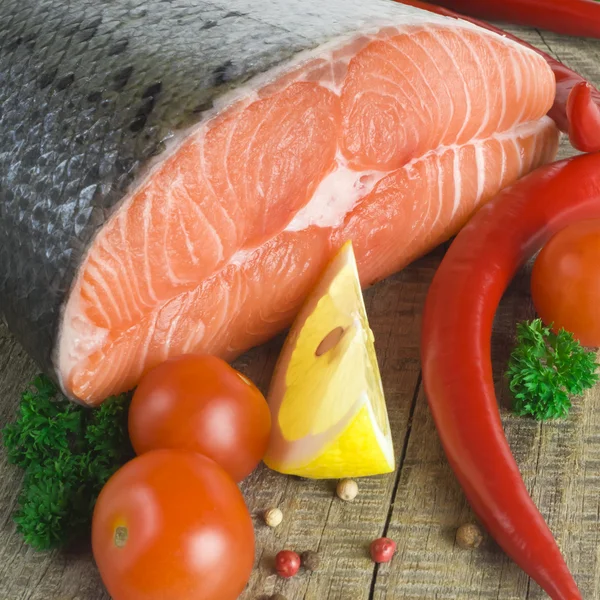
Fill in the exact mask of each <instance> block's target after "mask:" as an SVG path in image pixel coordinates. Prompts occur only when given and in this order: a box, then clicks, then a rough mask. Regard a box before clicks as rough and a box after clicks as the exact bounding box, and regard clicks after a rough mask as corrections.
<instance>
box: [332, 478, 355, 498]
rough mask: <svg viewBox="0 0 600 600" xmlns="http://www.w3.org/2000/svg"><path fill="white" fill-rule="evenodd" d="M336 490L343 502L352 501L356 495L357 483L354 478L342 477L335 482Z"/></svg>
mask: <svg viewBox="0 0 600 600" xmlns="http://www.w3.org/2000/svg"><path fill="white" fill-rule="evenodd" d="M336 492H337V495H338V498H340V499H342V500H343V501H344V502H352V500H354V498H356V496H357V495H358V484H357V483H356V481H354V479H342V480H340V481H339V483H338V484H337V488H336Z"/></svg>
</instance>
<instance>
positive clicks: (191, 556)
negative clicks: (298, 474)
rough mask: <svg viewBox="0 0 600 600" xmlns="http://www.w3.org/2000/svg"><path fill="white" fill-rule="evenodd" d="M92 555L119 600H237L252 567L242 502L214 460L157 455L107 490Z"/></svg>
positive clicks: (118, 476) (119, 475)
mask: <svg viewBox="0 0 600 600" xmlns="http://www.w3.org/2000/svg"><path fill="white" fill-rule="evenodd" d="M92 549H93V552H94V558H95V560H96V563H97V565H98V568H99V570H100V575H101V576H102V580H103V581H104V585H105V586H106V588H107V590H108V592H109V593H110V595H111V596H112V598H113V600H164V599H165V598H169V600H235V599H236V598H238V596H239V595H240V593H241V592H242V590H243V589H244V586H245V585H246V583H247V582H248V579H249V577H250V572H251V570H252V565H253V562H254V531H253V527H252V519H251V518H250V514H249V513H248V510H247V508H246V505H245V504H244V499H243V497H242V494H241V493H240V491H239V489H238V487H237V486H236V484H235V483H234V481H233V480H232V479H231V477H230V476H229V475H228V474H227V473H226V472H225V471H224V470H223V469H222V468H221V467H219V465H217V464H216V463H215V462H214V461H212V460H210V459H209V458H206V457H205V456H202V455H200V454H197V453H195V452H188V451H186V450H155V451H153V452H148V453H146V454H144V455H143V456H140V457H138V458H135V459H133V460H132V461H131V462H129V463H127V464H126V465H125V466H124V467H122V468H121V469H119V471H117V472H116V473H115V474H114V475H113V476H112V477H111V478H110V479H109V480H108V482H107V483H106V485H105V486H104V488H103V490H102V491H101V493H100V495H99V497H98V501H97V502H96V507H95V509H94V516H93V520H92Z"/></svg>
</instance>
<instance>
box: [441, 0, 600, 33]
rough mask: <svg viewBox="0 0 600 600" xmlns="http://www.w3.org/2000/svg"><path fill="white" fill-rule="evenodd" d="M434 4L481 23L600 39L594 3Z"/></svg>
mask: <svg viewBox="0 0 600 600" xmlns="http://www.w3.org/2000/svg"><path fill="white" fill-rule="evenodd" d="M435 3H436V4H441V5H442V6H447V7H448V8H451V9H452V10H456V11H458V12H460V13H464V14H466V15H473V16H474V17H480V18H482V19H490V20H492V21H508V22H510V23H516V24H518V25H528V26H530V27H540V28H542V29H548V30H549V31H555V32H556V33H562V34H565V35H575V36H579V37H593V38H600V5H599V4H598V2H596V1H595V0H435Z"/></svg>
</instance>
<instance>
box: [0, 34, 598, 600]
mask: <svg viewBox="0 0 600 600" xmlns="http://www.w3.org/2000/svg"><path fill="white" fill-rule="evenodd" d="M511 30H512V31H514V32H515V33H517V34H518V35H520V36H521V37H523V38H525V39H527V40H528V41H530V42H531V43H534V44H536V45H537V46H539V47H540V48H542V49H544V50H545V51H547V52H550V53H551V54H553V55H555V56H556V57H557V58H559V59H560V60H562V61H563V62H565V63H566V64H568V65H569V66H571V67H573V68H575V69H577V70H579V71H580V72H581V73H582V74H583V75H585V76H586V77H588V78H589V79H590V80H592V81H594V82H595V83H596V84H600V43H599V42H593V41H588V40H575V39H568V38H564V37H560V36H556V35H552V34H549V33H545V32H544V33H541V32H537V31H535V30H526V29H519V28H511ZM569 154H572V150H571V148H570V147H569V145H568V143H567V142H566V140H563V144H562V146H561V156H562V157H564V156H568V155H569ZM442 254H443V250H441V249H440V250H437V251H435V252H433V253H432V254H430V255H429V256H427V257H425V258H423V259H421V260H419V261H418V262H417V263H415V264H414V265H412V266H411V267H409V268H408V269H406V270H405V271H403V272H402V273H399V274H398V275H396V276H395V277H391V278H390V279H388V280H387V281H385V282H383V283H381V284H379V285H377V286H376V287H375V288H373V289H371V290H369V291H368V292H367V293H366V302H367V308H368V312H369V317H370V320H371V325H372V328H373V330H374V333H375V337H376V344H377V351H378V356H379V361H380V365H381V369H382V376H383V382H384V387H385V390H386V395H387V402H388V408H389V414H390V420H391V425H392V431H393V436H394V441H395V448H396V456H397V464H398V470H397V471H396V473H395V474H393V475H390V476H385V477H374V478H368V479H363V480H361V481H360V482H359V483H360V494H359V496H358V498H357V500H356V501H355V502H353V503H348V504H347V503H343V502H341V501H340V500H338V499H336V497H335V493H334V489H335V482H331V481H309V480H303V479H298V478H292V477H284V476H281V475H278V474H276V473H273V472H270V471H269V470H268V469H266V468H259V469H258V470H257V471H256V472H255V473H254V474H253V475H252V476H251V477H250V478H249V479H248V480H247V481H246V482H245V483H244V485H243V489H244V493H245V496H246V499H247V502H248V505H249V507H250V510H251V512H252V514H253V517H254V521H255V525H256V535H257V546H258V552H257V563H256V569H255V571H254V573H253V577H252V580H251V581H250V583H249V585H248V588H247V590H246V592H245V593H244V594H243V596H242V600H254V599H261V600H262V599H266V598H268V597H269V595H271V594H273V593H274V592H280V593H282V594H284V595H285V597H286V598H287V599H288V600H300V599H305V600H384V599H385V600H390V599H396V600H401V599H403V600H409V599H410V600H417V599H419V600H420V599H432V598H436V599H442V598H448V599H464V600H476V599H482V598H494V599H498V600H500V599H502V600H508V599H511V600H513V599H514V600H517V599H518V600H522V599H531V600H533V599H534V598H544V597H546V596H545V594H544V593H543V592H542V591H541V589H540V588H539V587H538V586H537V585H536V584H535V583H532V582H531V581H530V580H529V579H528V578H527V576H526V575H525V574H524V573H523V572H522V571H521V570H520V569H519V568H518V567H517V566H516V565H515V564H513V563H512V562H511V561H510V560H509V559H508V558H507V557H506V556H505V555H504V554H503V552H502V551H501V550H500V549H499V548H498V547H497V546H496V545H495V543H494V542H492V541H491V540H490V539H487V540H486V541H485V543H484V545H483V546H482V547H480V548H479V549H478V550H474V551H465V550H460V549H459V548H457V547H456V545H455V543H454V536H455V531H456V528H457V527H458V526H459V525H460V524H462V523H466V522H470V521H472V520H473V519H474V518H473V515H472V513H471V511H470V509H469V507H468V505H467V504H466V502H465V500H464V497H463V494H462V492H461V489H460V487H459V486H458V484H457V483H456V481H455V479H454V476H453V474H452V472H451V471H450V468H449V466H448V464H447V462H446V459H445V457H444V454H443V452H442V450H441V447H440V444H439V441H438V438H437V434H436V432H435V429H434V427H433V423H432V420H431V416H430V414H429V411H428V408H427V404H426V402H425V398H424V396H423V390H422V386H421V376H420V364H419V324H420V316H421V308H422V306H423V301H424V299H425V295H426V292H427V288H428V284H429V282H430V280H431V278H432V276H433V273H434V271H435V269H436V267H437V265H438V263H439V261H440V258H441V256H442ZM532 316H533V309H532V306H531V302H530V298H529V291H528V272H527V269H524V270H523V271H522V272H521V273H520V274H519V275H518V277H517V279H516V280H515V281H514V283H513V285H512V286H511V288H510V290H509V292H508V293H507V295H506V297H505V298H504V300H503V302H502V305H501V308H500V311H499V313H498V316H497V322H496V327H495V334H494V340H493V350H494V362H495V368H496V380H497V387H498V394H499V401H500V404H501V407H502V416H503V421H504V425H505V429H506V433H507V436H508V439H509V441H510V444H511V447H512V449H513V452H514V454H515V456H516V458H517V460H518V463H519V465H520V468H521V471H522V473H523V477H524V478H525V481H526V483H527V486H528V488H529V490H530V492H531V494H532V495H533V498H534V500H535V501H536V503H537V504H538V506H539V507H540V508H541V511H542V513H543V515H544V516H545V518H546V519H547V520H548V523H549V525H550V527H551V529H552V531H553V532H554V534H555V535H556V537H557V539H558V541H559V543H560V545H561V547H562V549H563V551H564V553H565V555H566V559H567V562H568V564H569V566H570V568H571V569H572V571H573V573H574V575H575V578H576V579H577V582H578V583H579V585H580V587H581V590H582V593H583V596H584V598H586V600H588V599H593V598H600V388H597V389H596V390H595V391H593V392H591V393H589V394H587V396H586V397H585V399H584V400H583V401H577V403H576V405H575V407H574V409H573V412H572V414H571V416H570V417H569V418H568V420H566V421H565V422H560V423H545V424H543V425H542V424H539V423H537V422H535V421H533V420H529V419H525V418H517V417H514V416H512V415H511V414H510V412H509V411H508V408H507V407H508V405H509V402H510V399H509V395H508V393H507V390H506V386H505V383H504V381H503V378H502V372H503V370H504V367H505V365H506V361H507V359H508V355H509V353H510V349H511V347H512V336H513V332H514V326H515V323H516V322H517V321H520V320H523V319H526V318H531V317H532ZM280 344H281V339H279V340H274V341H273V342H271V343H270V344H269V345H267V346H265V347H263V348H260V349H257V350H254V351H252V352H251V353H249V354H248V355H246V356H245V357H243V359H241V360H240V361H238V367H240V368H241V369H242V370H243V371H244V372H245V373H246V374H248V375H249V376H251V377H252V378H253V379H255V380H256V381H257V382H258V383H259V384H260V385H261V386H262V387H263V389H264V388H265V387H266V386H267V385H268V381H269V376H270V373H271V371H272V368H273V364H274V361H275V359H276V357H277V352H278V349H279V347H280ZM35 372H36V369H35V367H34V365H33V364H32V363H31V361H30V360H29V358H28V357H27V355H26V354H25V352H24V351H23V350H22V348H21V347H20V346H19V344H18V343H17V342H16V341H15V340H14V339H13V338H12V337H11V335H10V334H9V333H8V332H7V331H6V329H4V328H3V327H2V326H1V325H0V398H1V399H2V400H1V402H0V426H2V425H4V424H5V423H6V422H7V421H8V420H9V419H12V417H13V414H14V409H15V407H16V405H17V402H18V399H19V395H20V393H21V391H22V390H23V388H24V386H25V384H26V382H28V381H29V380H30V378H31V377H32V375H33V374H34V373H35ZM19 484H20V474H19V472H17V470H16V469H14V468H13V467H11V466H9V465H7V464H6V460H5V455H4V453H0V600H108V594H107V593H106V592H105V591H104V589H103V587H102V583H101V581H100V578H99V576H98V574H97V572H96V569H95V567H94V564H93V560H92V558H91V554H90V552H89V550H88V551H83V552H80V553H77V554H65V553H61V552H52V553H36V552H34V551H32V550H31V549H28V548H27V547H26V546H25V545H23V543H22V542H21V539H20V537H19V535H18V534H17V533H16V531H15V526H14V524H13V522H12V520H11V512H12V510H13V508H14V506H15V502H16V498H17V495H18V493H19ZM271 506H279V507H280V508H281V509H282V510H283V513H284V518H285V520H284V522H283V524H282V525H281V526H280V527H279V528H278V529H276V530H271V529H269V528H267V527H266V526H265V525H264V524H263V523H262V519H261V513H262V512H263V511H264V510H265V509H266V508H269V507H271ZM381 535H387V536H390V537H392V538H393V539H395V540H396V541H397V543H398V554H397V556H396V557H395V558H394V560H393V562H392V563H391V564H388V565H385V566H381V567H379V568H376V567H374V564H373V563H372V562H371V561H370V559H369V558H368V553H367V548H368V545H369V543H370V541H371V540H372V539H374V538H377V537H379V536H381ZM284 548H290V549H295V550H298V551H302V550H308V549H311V550H316V551H318V552H319V554H320V556H321V559H322V562H323V564H322V568H321V570H320V572H319V573H318V574H317V573H315V574H312V575H310V576H309V575H306V574H304V575H301V576H298V577H296V578H294V579H292V580H290V581H284V580H282V579H279V578H278V577H277V576H275V575H274V574H273V557H274V555H275V553H276V552H277V551H279V550H281V549H284Z"/></svg>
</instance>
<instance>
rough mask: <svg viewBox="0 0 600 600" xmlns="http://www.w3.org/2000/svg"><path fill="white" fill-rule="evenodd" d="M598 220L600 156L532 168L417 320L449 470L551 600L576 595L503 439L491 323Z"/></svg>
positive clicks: (461, 241)
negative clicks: (520, 284)
mask: <svg viewBox="0 0 600 600" xmlns="http://www.w3.org/2000/svg"><path fill="white" fill-rule="evenodd" d="M599 217H600V154H584V155H581V156H578V157H576V158H571V159H567V160H565V161H562V162H557V163H554V164H551V165H548V166H546V167H542V168H540V169H537V170H536V171H534V172H533V173H531V174H529V175H528V176H526V177H524V178H523V179H521V180H520V181H518V182H517V183H516V184H514V185H513V186H512V187H509V188H506V189H505V190H503V191H502V192H500V194H498V196H496V197H495V198H494V199H493V200H492V201H491V202H489V203H488V204H486V205H485V206H484V207H483V208H481V209H480V210H479V211H478V212H477V213H476V214H475V216H474V217H473V218H472V219H471V221H470V222H469V223H468V224H467V225H466V227H464V228H463V229H462V231H461V232H460V233H459V234H458V236H457V237H456V239H455V241H454V242H453V244H452V245H451V246H450V249H449V250H448V252H447V254H446V256H445V258H444V259H443V261H442V263H441V266H440V267H439V269H438V271H437V272H436V274H435V276H434V278H433V282H432V284H431V287H430V289H429V293H428V296H427V299H426V302H425V310H424V314H423V326H422V337H421V359H422V365H423V382H424V386H425V393H426V395H427V399H428V402H429V406H430V409H431V412H432V414H433V418H434V421H435V424H436V427H437V430H438V433H439V436H440V439H441V441H442V445H443V447H444V450H445V452H446V455H447V457H448V460H449V462H450V465H451V467H452V469H453V470H454V472H455V474H456V476H457V478H458V480H459V482H460V483H461V485H462V487H463V489H464V491H465V494H466V496H467V499H468V500H469V502H470V504H471V506H472V507H473V509H474V510H475V512H476V513H477V515H478V516H479V518H480V519H481V521H482V523H483V524H484V525H485V527H486V528H487V529H488V530H489V531H490V533H491V534H492V535H493V537H494V538H495V539H496V541H497V542H498V543H499V544H500V546H502V548H503V549H504V550H505V551H506V553H507V554H508V555H509V556H510V557H511V558H512V559H513V560H514V561H515V562H516V563H517V564H518V565H520V566H521V568H522V569H523V570H524V571H526V572H527V573H528V574H529V575H530V576H531V577H532V578H533V579H535V580H536V581H537V582H538V583H539V584H540V585H541V586H542V588H544V590H546V592H547V593H548V594H549V595H550V597H551V598H553V599H554V600H580V599H581V594H580V592H579V590H578V589H577V585H576V584H575V581H574V580H573V577H572V576H571V574H570V572H569V570H568V568H567V566H566V564H565V562H564V559H563V557H562V556H561V553H560V550H559V549H558V546H557V544H556V542H555V540H554V538H553V536H552V533H551V532H550V530H549V529H548V526H547V525H546V523H545V521H544V519H543V517H542V515H541V514H540V512H539V511H538V509H537V508H536V506H535V504H534V502H533V500H532V499H531V497H530V496H529V494H528V492H527V488H526V487H525V484H524V483H523V480H522V478H521V475H520V473H519V469H518V466H517V464H516V462H515V460H514V458H513V456H512V454H511V452H510V448H509V446H508V442H507V440H506V437H505V435H504V431H503V428H502V422H501V420H500V413H499V410H498V405H497V401H496V395H495V392H494V380H493V376H492V361H491V335H492V324H493V320H494V315H495V313H496V309H497V308H498V303H499V302H500V299H501V297H502V295H503V293H504V291H505V290H506V288H507V286H508V284H509V282H510V281H511V279H512V278H513V276H514V275H515V273H516V271H517V269H518V268H519V267H520V266H521V265H522V264H523V263H524V262H525V261H526V260H528V259H529V258H530V257H531V256H533V254H534V253H535V252H537V250H539V249H540V248H541V247H542V246H543V245H544V244H545V243H546V241H547V240H548V239H549V238H550V237H551V236H552V235H553V234H554V233H556V232H557V231H559V230H560V229H562V228H564V227H566V226H567V225H569V224H571V223H574V222H576V221H578V220H581V219H588V218H599Z"/></svg>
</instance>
